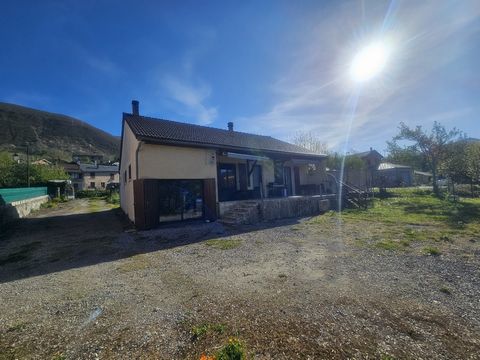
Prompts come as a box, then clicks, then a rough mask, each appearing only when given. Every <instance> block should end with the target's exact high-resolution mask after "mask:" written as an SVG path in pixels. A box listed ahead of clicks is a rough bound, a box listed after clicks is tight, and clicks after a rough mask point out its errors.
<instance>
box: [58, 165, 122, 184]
mask: <svg viewBox="0 0 480 360" xmlns="http://www.w3.org/2000/svg"><path fill="white" fill-rule="evenodd" d="M63 168H64V169H65V171H66V172H67V173H68V175H69V176H70V179H71V180H72V185H73V188H74V189H75V191H80V190H94V189H99V190H104V189H107V187H109V184H110V186H112V185H114V184H118V183H119V174H118V165H97V164H77V163H75V162H72V163H66V164H63Z"/></svg>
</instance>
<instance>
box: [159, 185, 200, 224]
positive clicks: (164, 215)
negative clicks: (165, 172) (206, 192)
mask: <svg viewBox="0 0 480 360" xmlns="http://www.w3.org/2000/svg"><path fill="white" fill-rule="evenodd" d="M159 201H160V206H159V221H160V222H168V221H178V220H189V219H197V218H202V217H203V183H202V180H159Z"/></svg>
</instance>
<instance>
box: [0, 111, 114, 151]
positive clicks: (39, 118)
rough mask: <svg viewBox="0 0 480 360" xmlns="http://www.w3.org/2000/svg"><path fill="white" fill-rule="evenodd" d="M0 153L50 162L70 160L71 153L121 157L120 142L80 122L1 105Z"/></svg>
mask: <svg viewBox="0 0 480 360" xmlns="http://www.w3.org/2000/svg"><path fill="white" fill-rule="evenodd" d="M0 129H2V131H0V150H2V151H4V150H6V151H9V152H18V153H24V152H25V143H26V142H28V143H29V144H30V152H31V153H32V154H34V155H37V156H41V157H45V158H47V159H53V160H55V159H62V160H71V157H72V154H97V155H103V156H104V157H105V159H110V160H113V159H115V158H118V156H119V149H120V139H119V138H118V137H115V136H113V135H111V134H108V133H106V132H105V131H102V130H100V129H97V128H95V127H94V126H92V125H89V124H87V123H85V122H83V121H81V120H78V119H75V118H72V117H69V116H66V115H61V114H54V113H49V112H46V111H41V110H35V109H30V108H26V107H23V106H19V105H14V104H8V103H2V102H0Z"/></svg>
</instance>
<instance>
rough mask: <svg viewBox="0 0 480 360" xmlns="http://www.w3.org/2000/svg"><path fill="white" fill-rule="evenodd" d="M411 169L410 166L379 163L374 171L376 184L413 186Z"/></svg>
mask: <svg viewBox="0 0 480 360" xmlns="http://www.w3.org/2000/svg"><path fill="white" fill-rule="evenodd" d="M413 180H414V178H413V170H412V168H411V167H410V166H406V165H399V164H392V163H388V162H384V163H381V164H380V165H379V166H378V170H377V173H376V184H377V186H379V187H407V186H413Z"/></svg>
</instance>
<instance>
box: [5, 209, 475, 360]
mask: <svg viewBox="0 0 480 360" xmlns="http://www.w3.org/2000/svg"><path fill="white" fill-rule="evenodd" d="M94 205H95V206H92V205H91V204H90V203H89V201H88V200H75V201H73V202H70V203H67V204H61V205H60V208H58V209H54V210H42V211H40V212H39V213H37V214H35V215H33V216H32V217H30V218H28V219H25V221H22V222H21V223H19V224H18V225H17V226H16V227H14V228H13V229H10V230H9V231H7V232H6V233H4V234H2V235H1V237H0V359H14V358H18V359H23V358H28V359H29V358H35V359H52V358H53V359H65V358H66V359H97V358H99V359H137V358H138V359H185V358H187V359H198V358H199V357H200V355H201V354H202V353H212V352H214V351H215V349H218V348H219V347H220V346H222V345H223V344H225V342H226V341H227V339H228V338H229V337H230V336H235V337H237V338H239V339H240V340H241V341H242V342H243V343H244V344H245V347H246V349H247V353H248V356H249V358H255V359H296V358H299V359H300V358H301V359H319V358H333V359H343V358H355V359H356V358H358V359H371V358H379V359H382V358H383V359H392V358H416V359H431V358H435V359H477V358H480V356H479V355H478V354H479V353H480V352H479V349H480V310H479V309H480V280H479V279H480V267H479V260H478V255H476V256H470V257H465V256H458V255H454V254H452V255H449V254H444V255H441V256H420V255H415V254H407V253H401V252H389V251H382V250H372V249H367V248H362V247H359V246H355V245H354V244H352V243H351V242H349V241H347V239H346V235H345V232H344V230H345V229H344V228H343V227H342V226H340V225H339V226H338V227H337V228H335V229H333V230H332V229H330V231H328V232H326V231H324V229H322V228H321V227H319V226H314V225H312V224H308V223H306V222H305V220H306V219H294V220H285V221H278V222H272V223H268V224H263V225H261V226H245V227H243V228H240V229H236V230H234V231H233V230H226V229H224V228H222V227H221V225H219V224H217V223H208V224H206V223H193V224H190V225H189V226H185V225H182V226H178V227H173V228H172V227H171V228H163V229H157V230H152V231H145V232H136V231H134V230H133V229H131V227H130V226H129V224H128V223H127V222H126V221H125V219H124V217H123V216H122V215H121V213H120V211H119V210H118V209H111V208H109V206H108V205H107V204H105V203H98V202H97V203H96V204H94ZM198 329H203V330H202V331H198Z"/></svg>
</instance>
